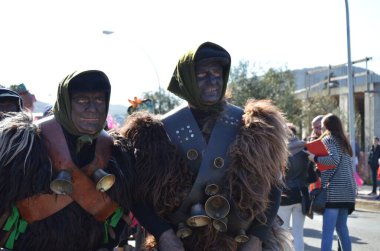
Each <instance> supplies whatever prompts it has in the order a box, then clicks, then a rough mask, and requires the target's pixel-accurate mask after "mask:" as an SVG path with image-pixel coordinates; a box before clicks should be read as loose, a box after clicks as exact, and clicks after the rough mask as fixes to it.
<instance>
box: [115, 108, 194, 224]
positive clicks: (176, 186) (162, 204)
mask: <svg viewBox="0 0 380 251" xmlns="http://www.w3.org/2000/svg"><path fill="white" fill-rule="evenodd" d="M120 134H121V135H122V136H124V137H126V139H127V144H128V147H130V148H132V149H133V150H134V155H135V165H134V167H133V169H132V172H133V173H132V175H133V178H132V179H131V180H130V184H129V186H130V187H132V188H131V191H134V192H132V196H133V201H134V202H151V203H152V204H153V206H154V209H155V210H156V212H158V213H159V214H160V215H161V216H163V217H164V218H166V217H167V216H168V215H169V214H171V213H172V212H173V211H174V210H175V209H177V208H178V207H179V206H180V203H181V201H182V200H183V198H184V196H186V195H187V194H188V193H189V192H190V190H191V186H192V183H193V182H194V177H193V174H191V173H190V171H189V169H188V168H187V165H186V162H185V160H184V159H182V157H181V156H180V155H179V153H178V152H177V149H176V147H175V146H174V145H173V144H172V143H171V142H170V141H169V138H168V136H167V135H166V132H165V129H164V128H163V125H162V122H161V121H160V120H158V119H157V118H155V117H154V116H153V115H151V114H149V113H147V112H135V113H133V114H132V115H130V116H129V117H128V119H127V122H126V124H125V126H123V127H122V128H121V129H120Z"/></svg>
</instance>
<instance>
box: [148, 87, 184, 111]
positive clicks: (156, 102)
mask: <svg viewBox="0 0 380 251" xmlns="http://www.w3.org/2000/svg"><path fill="white" fill-rule="evenodd" d="M143 96H144V99H145V98H149V99H151V100H152V101H153V106H154V114H165V113H167V112H168V111H170V110H172V109H173V108H175V107H177V106H178V105H179V104H180V103H181V100H180V99H179V98H177V97H175V96H174V95H172V94H170V93H169V92H167V91H165V90H164V89H162V88H160V89H159V91H156V92H145V93H144V94H143Z"/></svg>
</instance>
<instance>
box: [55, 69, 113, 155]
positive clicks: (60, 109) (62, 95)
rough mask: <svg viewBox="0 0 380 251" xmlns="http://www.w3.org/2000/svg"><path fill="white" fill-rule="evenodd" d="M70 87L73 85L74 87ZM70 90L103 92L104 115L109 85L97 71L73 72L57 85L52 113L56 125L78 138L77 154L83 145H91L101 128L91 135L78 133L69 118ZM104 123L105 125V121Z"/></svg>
mask: <svg viewBox="0 0 380 251" xmlns="http://www.w3.org/2000/svg"><path fill="white" fill-rule="evenodd" d="M77 80H78V81H77ZM72 85H75V87H74V86H72ZM72 88H75V90H80V89H81V88H84V89H83V90H84V91H104V92H105V94H106V113H108V107H109V100H110V95H111V85H110V82H109V80H108V77H107V75H106V74H105V73H104V72H102V71H98V70H88V71H75V72H73V73H72V74H69V75H67V76H66V77H65V78H64V79H63V80H62V81H61V82H60V83H59V86H58V92H57V100H56V102H55V104H54V108H53V113H54V116H55V118H56V119H57V121H58V123H59V124H61V125H62V126H63V127H64V128H65V130H66V131H68V132H69V133H70V134H72V135H75V136H79V138H78V140H77V152H78V151H79V150H80V149H81V147H82V146H83V145H84V144H85V143H91V142H92V140H93V139H95V138H96V137H97V136H98V135H99V134H100V132H101V131H102V130H103V128H101V129H100V130H99V131H98V132H96V133H95V134H93V135H87V134H83V133H81V132H79V131H78V129H77V128H76V127H75V125H74V124H73V121H72V118H71V97H70V89H72ZM104 123H106V121H105V122H104Z"/></svg>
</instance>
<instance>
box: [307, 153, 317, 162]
mask: <svg viewBox="0 0 380 251" xmlns="http://www.w3.org/2000/svg"><path fill="white" fill-rule="evenodd" d="M314 157H315V154H312V153H309V156H308V158H309V160H310V161H311V162H314Z"/></svg>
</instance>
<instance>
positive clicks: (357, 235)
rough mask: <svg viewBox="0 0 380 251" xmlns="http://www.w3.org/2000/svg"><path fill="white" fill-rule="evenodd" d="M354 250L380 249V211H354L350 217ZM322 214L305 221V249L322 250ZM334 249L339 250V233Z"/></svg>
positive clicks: (349, 223) (371, 250)
mask: <svg viewBox="0 0 380 251" xmlns="http://www.w3.org/2000/svg"><path fill="white" fill-rule="evenodd" d="M348 227H349V231H350V236H351V241H352V250H360V251H375V250H379V251H380V235H379V233H380V231H379V229H380V213H378V212H368V211H359V210H358V211H354V213H353V214H352V215H350V216H349V218H348ZM321 230H322V216H320V215H314V219H313V220H311V219H309V218H306V221H305V232H304V240H305V251H317V250H320V242H321V236H322V231H321ZM333 250H334V251H336V250H337V235H336V233H335V240H334V245H333Z"/></svg>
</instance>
